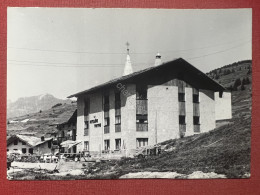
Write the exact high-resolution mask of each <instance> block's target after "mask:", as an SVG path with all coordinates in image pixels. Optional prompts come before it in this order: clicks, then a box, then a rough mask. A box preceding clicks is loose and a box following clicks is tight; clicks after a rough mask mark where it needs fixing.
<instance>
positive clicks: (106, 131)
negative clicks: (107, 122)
mask: <svg viewBox="0 0 260 195" xmlns="http://www.w3.org/2000/svg"><path fill="white" fill-rule="evenodd" d="M104 133H105V134H106V133H109V126H105V127H104Z"/></svg>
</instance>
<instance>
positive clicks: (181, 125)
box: [179, 124, 186, 132]
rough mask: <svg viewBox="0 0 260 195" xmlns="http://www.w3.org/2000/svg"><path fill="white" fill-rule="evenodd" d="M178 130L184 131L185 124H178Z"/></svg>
mask: <svg viewBox="0 0 260 195" xmlns="http://www.w3.org/2000/svg"><path fill="white" fill-rule="evenodd" d="M179 129H180V132H186V124H179Z"/></svg>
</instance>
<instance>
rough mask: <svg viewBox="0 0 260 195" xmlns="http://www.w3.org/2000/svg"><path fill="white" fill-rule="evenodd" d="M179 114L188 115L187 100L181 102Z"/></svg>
mask: <svg viewBox="0 0 260 195" xmlns="http://www.w3.org/2000/svg"><path fill="white" fill-rule="evenodd" d="M179 115H183V116H185V115H186V108H185V102H179Z"/></svg>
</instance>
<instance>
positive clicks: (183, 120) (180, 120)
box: [179, 115, 186, 125]
mask: <svg viewBox="0 0 260 195" xmlns="http://www.w3.org/2000/svg"><path fill="white" fill-rule="evenodd" d="M179 124H181V125H185V124H186V122H185V116H183V115H179Z"/></svg>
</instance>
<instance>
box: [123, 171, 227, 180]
mask: <svg viewBox="0 0 260 195" xmlns="http://www.w3.org/2000/svg"><path fill="white" fill-rule="evenodd" d="M130 178H131V179H132V178H135V179H136V178H168V179H212V178H226V176H225V175H222V174H217V173H214V172H210V173H203V172H201V171H196V172H193V173H192V174H189V175H185V174H180V173H177V172H137V173H128V174H126V175H123V176H121V177H120V179H130Z"/></svg>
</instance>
